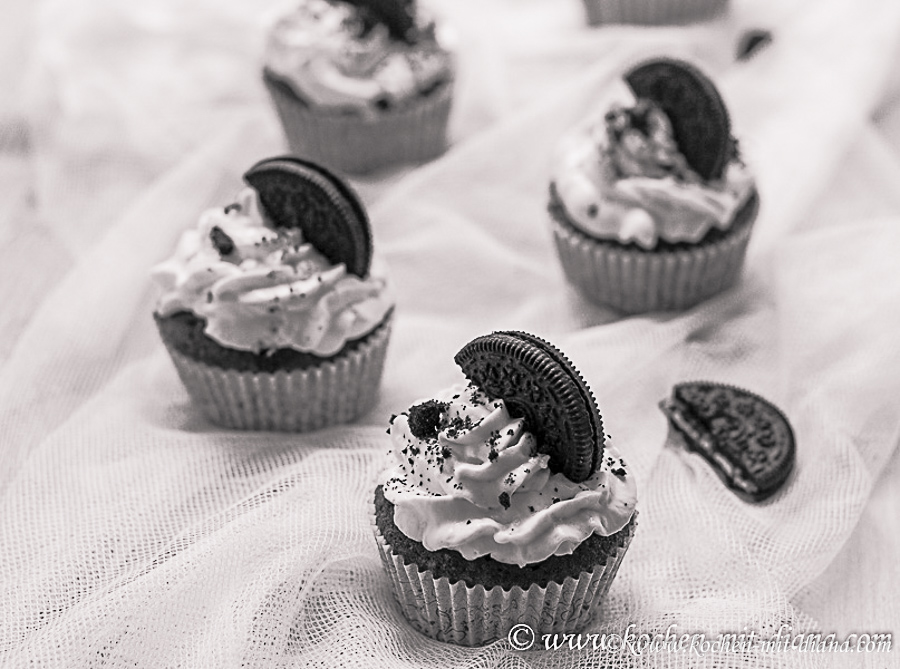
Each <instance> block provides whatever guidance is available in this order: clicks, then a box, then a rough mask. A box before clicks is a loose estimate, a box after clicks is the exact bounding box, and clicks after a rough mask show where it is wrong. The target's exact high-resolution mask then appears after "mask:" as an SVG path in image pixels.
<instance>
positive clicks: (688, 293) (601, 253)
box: [552, 212, 755, 314]
mask: <svg viewBox="0 0 900 669" xmlns="http://www.w3.org/2000/svg"><path fill="white" fill-rule="evenodd" d="M751 216H755V212H751ZM552 220H553V238H554V240H555V242H556V250H557V252H558V254H559V259H560V262H561V263H562V267H563V271H564V273H565V275H566V277H567V278H568V280H569V281H570V282H571V283H572V284H573V285H575V287H577V288H578V289H579V290H580V291H581V292H582V293H583V294H584V295H585V297H587V298H588V299H589V300H591V301H592V302H595V303H597V304H602V305H606V306H609V307H612V308H614V309H618V310H619V311H623V312H625V313H632V314H634V313H643V312H647V311H675V310H683V309H687V308H689V307H692V306H694V305H695V304H697V303H699V302H702V301H703V300H705V299H708V298H710V297H712V296H713V295H715V294H717V293H720V292H721V291H723V290H725V289H727V288H729V287H731V286H732V285H733V284H734V283H735V281H737V278H738V277H739V276H740V273H741V269H742V267H743V264H744V257H745V255H746V253H747V245H748V244H749V242H750V232H751V230H752V228H753V221H752V220H751V221H750V222H749V223H746V224H737V229H736V230H733V231H732V232H731V233H730V234H727V235H726V236H725V237H723V238H722V239H720V240H718V241H716V242H712V243H706V244H698V245H697V247H696V248H691V249H679V250H674V251H658V252H652V251H651V252H647V251H641V250H638V249H634V248H630V247H626V246H618V245H615V244H603V243H600V242H598V241H597V240H594V239H592V238H590V237H588V236H587V235H584V234H582V233H580V232H578V231H577V230H575V229H574V228H573V227H571V225H569V224H566V223H563V222H561V221H560V220H559V219H558V218H556V216H553V217H552Z"/></svg>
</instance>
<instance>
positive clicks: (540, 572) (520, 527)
mask: <svg viewBox="0 0 900 669" xmlns="http://www.w3.org/2000/svg"><path fill="white" fill-rule="evenodd" d="M456 361H457V363H458V364H459V365H460V367H461V368H462V369H463V371H464V373H465V374H466V375H467V376H468V379H469V383H468V384H459V385H457V386H454V387H452V388H449V389H447V390H445V391H442V392H439V393H436V394H435V395H434V397H432V398H429V399H427V400H424V401H422V402H419V403H417V404H415V405H413V406H412V407H410V408H409V409H408V410H407V411H404V412H403V413H402V414H400V415H398V416H394V417H392V418H391V426H390V429H389V434H390V436H391V449H392V457H393V465H392V466H391V467H390V468H389V469H388V470H387V471H386V472H384V474H383V475H382V477H381V482H380V485H378V486H377V488H376V491H375V521H374V523H375V536H376V541H377V543H378V547H379V550H380V553H381V557H382V561H383V563H384V566H385V569H386V570H387V573H388V575H389V577H390V579H391V583H392V585H393V591H394V595H395V597H396V599H397V602H398V603H399V606H400V609H401V611H402V612H403V614H404V616H405V617H406V618H407V619H408V620H409V622H410V623H411V624H412V625H413V626H414V627H415V628H416V629H418V630H419V631H421V632H422V633H424V634H426V635H428V636H430V637H432V638H435V639H438V640H440V641H447V642H452V643H457V644H462V645H467V646H475V645H481V644H485V643H488V642H490V641H492V640H494V639H498V638H505V637H506V635H507V633H508V632H509V630H510V629H511V628H512V627H513V626H514V625H516V624H520V623H524V624H527V625H529V626H530V627H531V628H532V629H533V630H534V632H535V634H537V635H538V637H539V636H540V635H541V634H544V633H550V632H577V631H579V630H581V629H583V628H584V627H585V626H586V625H587V624H588V623H589V622H590V621H591V619H592V616H594V615H595V614H596V613H597V611H598V609H599V608H600V606H601V601H602V599H603V597H604V595H605V594H606V592H607V590H608V589H609V586H610V584H611V582H612V579H613V577H614V576H615V574H616V572H617V570H618V568H619V565H620V564H621V562H622V559H623V557H624V555H625V551H626V549H627V548H628V545H629V543H630V541H631V538H632V536H633V533H634V530H635V526H636V520H635V519H636V513H635V502H636V491H635V483H634V477H633V475H632V473H631V471H630V470H629V468H628V466H627V465H626V464H625V462H624V460H623V459H622V456H621V454H619V453H618V452H617V451H616V449H615V448H614V447H613V446H612V445H611V444H609V443H608V442H607V441H606V439H605V436H604V433H603V424H602V419H601V418H600V414H599V413H598V411H597V407H596V404H595V402H594V399H593V396H592V394H591V392H590V390H589V389H588V388H587V386H586V385H585V383H584V381H583V379H582V378H581V376H580V375H579V374H578V372H577V371H576V370H575V369H574V368H573V367H572V365H571V363H570V362H569V361H568V360H567V359H566V358H565V356H563V355H562V353H560V352H559V351H558V350H557V349H556V348H554V347H553V346H552V345H550V344H548V343H547V342H545V341H543V340H541V339H539V338H537V337H534V336H533V335H529V334H526V333H523V332H497V333H493V334H491V335H486V336H483V337H479V338H477V339H475V340H474V341H472V342H470V343H469V344H467V345H466V346H465V347H464V348H463V349H462V350H461V351H460V352H459V353H458V354H457V356H456Z"/></svg>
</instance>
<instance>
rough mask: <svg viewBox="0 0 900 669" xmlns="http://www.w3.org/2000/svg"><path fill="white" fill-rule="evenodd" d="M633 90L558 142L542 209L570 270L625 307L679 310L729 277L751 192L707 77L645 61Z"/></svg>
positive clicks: (582, 284)
mask: <svg viewBox="0 0 900 669" xmlns="http://www.w3.org/2000/svg"><path fill="white" fill-rule="evenodd" d="M625 81H626V83H627V84H628V87H629V88H630V90H631V93H632V94H633V96H632V98H631V99H628V100H626V101H623V102H617V103H615V104H613V105H612V106H611V108H604V109H602V110H598V112H596V113H594V114H593V115H592V116H591V117H589V118H588V119H587V120H586V121H585V122H583V123H582V124H580V125H579V126H577V127H576V128H574V129H572V130H571V131H570V132H568V133H567V134H566V135H565V136H564V137H563V138H562V140H561V141H560V144H559V146H558V148H557V151H556V154H555V156H554V162H553V165H552V168H551V172H552V174H551V184H550V203H549V211H550V215H551V218H552V223H553V234H554V240H555V242H556V248H557V251H558V253H559V257H560V261H561V263H562V267H563V270H564V272H565V275H566V277H567V278H568V280H569V281H570V282H571V283H572V284H574V286H575V287H576V288H578V289H579V290H580V291H581V293H582V294H583V295H584V296H585V297H587V298H588V299H589V300H591V301H593V302H596V303H597V304H601V305H604V306H608V307H612V308H614V309H617V310H620V311H623V312H626V313H640V312H647V311H659V310H681V309H687V308H689V307H691V306H693V305H695V304H697V303H698V302H701V301H702V300H704V299H707V298H709V297H711V296H713V295H715V294H717V293H720V292H721V291H723V290H725V289H727V288H729V287H730V286H731V285H733V284H734V283H735V281H736V280H737V279H738V277H739V275H740V272H741V268H742V266H743V263H744V256H745V254H746V250H747V244H748V243H749V240H750V233H751V229H752V227H753V222H754V220H755V219H756V215H757V211H758V208H759V196H758V193H757V190H756V186H755V181H754V178H753V176H752V174H751V171H750V170H749V168H748V167H747V165H745V164H744V162H743V161H742V159H741V156H740V153H739V151H738V145H737V141H736V140H735V139H734V138H733V137H732V136H731V129H730V121H729V117H728V112H727V110H726V108H725V104H724V102H723V101H722V98H721V97H720V96H719V93H718V91H717V90H716V88H715V86H714V85H713V84H712V82H711V81H710V80H709V79H707V78H706V76H704V75H703V74H702V73H701V72H700V71H699V70H697V69H696V68H695V67H694V66H693V65H690V64H689V63H686V62H682V61H675V60H671V59H657V60H652V61H648V62H646V63H643V64H641V65H639V66H638V67H636V68H634V69H632V70H631V71H630V72H629V73H628V74H627V75H626V76H625Z"/></svg>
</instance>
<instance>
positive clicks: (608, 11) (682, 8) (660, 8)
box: [584, 0, 728, 26]
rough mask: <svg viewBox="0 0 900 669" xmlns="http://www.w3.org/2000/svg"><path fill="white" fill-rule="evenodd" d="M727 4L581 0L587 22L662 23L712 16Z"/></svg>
mask: <svg viewBox="0 0 900 669" xmlns="http://www.w3.org/2000/svg"><path fill="white" fill-rule="evenodd" d="M727 7H728V0H584V8H585V12H586V14H587V21H588V23H589V24H590V25H594V26H596V25H603V24H608V23H633V24H640V25H663V24H677V23H689V22H691V21H702V20H706V19H710V18H713V17H715V16H717V15H719V14H721V13H722V12H724V11H725V10H726V9H727Z"/></svg>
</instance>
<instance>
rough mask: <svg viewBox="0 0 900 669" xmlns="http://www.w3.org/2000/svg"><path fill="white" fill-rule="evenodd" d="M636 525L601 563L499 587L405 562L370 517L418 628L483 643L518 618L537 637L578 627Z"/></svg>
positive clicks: (403, 606)
mask: <svg viewBox="0 0 900 669" xmlns="http://www.w3.org/2000/svg"><path fill="white" fill-rule="evenodd" d="M636 526H637V523H636V522H635V523H633V524H632V526H631V528H632V529H631V531H630V532H629V533H628V535H626V537H625V542H624V545H623V546H622V547H621V548H619V549H618V550H617V551H616V552H615V554H613V555H610V556H609V557H608V559H607V561H606V564H603V565H598V566H597V567H596V568H595V569H594V570H593V571H590V572H582V573H581V574H580V575H579V576H578V578H573V577H571V576H569V577H566V578H565V579H563V580H562V581H560V582H556V581H551V582H549V583H548V584H547V585H546V586H540V585H537V584H534V585H532V586H530V587H529V588H528V589H527V590H523V589H522V588H521V587H519V586H513V587H512V588H511V589H509V590H504V589H503V588H502V587H500V586H494V587H493V588H485V587H484V586H482V585H476V586H470V585H467V584H466V583H464V582H463V581H457V582H455V583H451V582H450V580H449V579H448V578H447V577H446V576H444V577H441V578H435V577H434V575H433V573H432V572H431V571H430V570H420V569H419V568H418V567H417V566H416V565H415V564H404V560H403V558H402V557H401V556H399V555H397V554H396V553H395V552H394V551H393V549H392V548H391V546H390V544H388V543H387V541H386V540H385V538H384V536H383V535H382V534H381V532H380V531H379V529H378V527H377V525H374V521H373V527H374V532H375V540H376V543H377V544H378V548H379V552H380V555H381V561H382V564H383V565H384V568H385V570H386V571H387V573H388V576H389V577H390V580H391V585H392V586H393V592H394V597H395V599H396V600H397V603H398V604H399V606H400V610H401V611H402V613H403V615H404V617H405V618H406V619H407V620H408V621H409V623H410V625H412V626H413V627H414V628H415V629H417V630H418V631H419V632H421V633H422V634H424V635H426V636H428V637H431V638H432V639H437V640H438V641H444V642H447V643H454V644H458V645H461V646H482V645H484V644H487V643H490V642H492V641H495V640H497V639H504V638H506V637H507V635H508V634H509V631H510V630H511V629H512V628H513V627H515V626H516V625H519V624H526V625H528V626H529V627H530V628H531V629H532V630H533V631H534V633H535V638H536V639H540V637H541V635H543V634H549V633H554V632H572V633H575V632H579V631H581V630H583V629H584V628H585V627H586V626H587V625H588V624H589V623H590V622H591V620H592V618H593V616H594V614H595V613H596V611H597V610H598V608H599V605H600V601H601V600H602V598H603V597H604V596H605V595H606V593H607V591H608V590H609V587H610V585H611V584H612V581H613V578H614V577H615V575H616V572H617V571H618V570H619V565H621V564H622V559H623V558H624V557H625V553H626V551H627V550H628V546H629V544H630V543H631V539H632V537H633V536H634V528H635V527H636Z"/></svg>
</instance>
